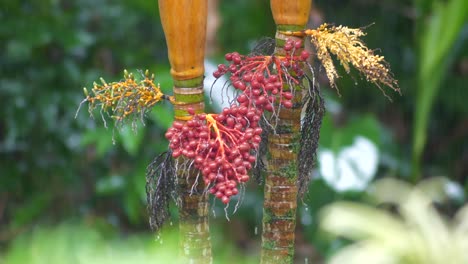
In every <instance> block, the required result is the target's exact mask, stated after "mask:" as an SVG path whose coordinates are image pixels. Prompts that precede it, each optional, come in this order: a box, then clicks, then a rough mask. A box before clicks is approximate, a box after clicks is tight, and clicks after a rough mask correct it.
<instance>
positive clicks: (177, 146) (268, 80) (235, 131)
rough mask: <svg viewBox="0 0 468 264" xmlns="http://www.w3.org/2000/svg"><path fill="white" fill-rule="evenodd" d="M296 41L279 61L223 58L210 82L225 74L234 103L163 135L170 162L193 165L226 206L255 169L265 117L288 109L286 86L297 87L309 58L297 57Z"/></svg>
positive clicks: (194, 117) (175, 125)
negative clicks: (182, 160)
mask: <svg viewBox="0 0 468 264" xmlns="http://www.w3.org/2000/svg"><path fill="white" fill-rule="evenodd" d="M301 46H302V43H301V42H300V41H296V42H295V41H293V40H287V41H286V44H285V48H284V50H285V55H284V56H243V55H240V54H239V53H237V52H233V53H228V54H226V56H225V58H226V60H227V61H228V62H229V65H225V64H220V65H218V69H217V71H215V72H214V73H213V75H214V77H215V78H219V77H221V76H222V75H225V74H228V73H229V74H230V75H231V76H230V80H231V83H232V86H233V87H234V88H235V89H236V90H238V91H239V93H238V95H237V98H236V100H237V103H236V104H233V105H231V107H229V108H224V109H223V111H222V112H221V113H219V114H195V113H194V112H193V111H190V110H189V113H190V114H191V115H192V118H191V119H190V120H189V121H187V122H179V121H176V122H174V123H173V125H172V127H171V128H169V129H168V131H167V132H166V138H167V139H168V140H169V142H170V144H169V147H170V148H171V149H172V155H173V157H174V158H177V157H180V156H184V157H186V158H188V159H191V160H193V164H194V166H195V168H197V169H199V170H200V171H201V172H202V175H203V179H204V182H205V185H206V186H210V193H212V194H214V195H215V196H216V197H217V198H219V199H221V201H222V202H223V203H225V204H227V203H229V201H230V198H231V196H233V195H236V194H237V193H238V192H239V191H238V189H237V184H238V183H244V182H246V181H248V180H249V176H248V174H247V172H248V171H249V170H250V169H251V168H252V166H254V163H255V161H256V152H257V150H258V147H259V144H260V141H261V136H260V135H261V134H262V128H261V127H260V126H259V123H258V122H259V121H260V119H261V118H262V115H263V113H264V111H269V112H275V111H276V110H277V109H279V108H280V107H284V108H291V107H292V106H293V102H292V98H293V94H292V93H291V89H290V88H289V86H290V85H291V84H300V78H301V77H302V76H303V74H304V72H303V70H302V68H303V66H304V64H305V63H307V58H308V57H309V53H308V52H307V51H302V52H301V53H300V54H299V55H297V54H296V53H297V52H296V51H297V50H299V49H300V48H301Z"/></svg>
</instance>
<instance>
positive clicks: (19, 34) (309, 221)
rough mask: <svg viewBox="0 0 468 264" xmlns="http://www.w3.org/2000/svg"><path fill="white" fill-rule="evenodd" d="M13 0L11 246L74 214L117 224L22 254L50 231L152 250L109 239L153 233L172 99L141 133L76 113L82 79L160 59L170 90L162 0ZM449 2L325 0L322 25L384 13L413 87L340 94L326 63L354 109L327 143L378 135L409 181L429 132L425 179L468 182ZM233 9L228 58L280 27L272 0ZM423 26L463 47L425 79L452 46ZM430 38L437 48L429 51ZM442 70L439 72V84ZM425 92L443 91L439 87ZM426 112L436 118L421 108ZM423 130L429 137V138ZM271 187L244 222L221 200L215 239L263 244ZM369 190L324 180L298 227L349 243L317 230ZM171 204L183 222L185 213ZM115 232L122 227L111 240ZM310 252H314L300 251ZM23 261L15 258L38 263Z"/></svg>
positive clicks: (247, 205) (391, 52)
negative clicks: (336, 206) (148, 181)
mask: <svg viewBox="0 0 468 264" xmlns="http://www.w3.org/2000/svg"><path fill="white" fill-rule="evenodd" d="M456 1H457V0H452V1H448V2H453V3H455V2H456ZM4 2H5V3H2V9H1V10H0V18H1V21H2V23H0V98H1V99H2V104H0V250H1V249H4V248H6V246H7V245H8V244H9V242H10V241H12V239H13V238H15V237H16V235H17V234H18V233H22V232H24V231H25V230H30V229H31V228H32V227H33V226H35V225H36V224H37V223H57V222H60V221H61V220H62V219H68V217H70V216H71V217H77V218H92V219H98V221H102V222H104V223H105V224H104V225H105V226H107V227H109V226H110V227H109V228H110V229H111V230H112V231H106V232H104V231H102V228H95V227H92V228H88V227H83V225H82V224H76V223H73V224H69V225H66V226H64V227H63V226H60V227H59V228H57V230H56V231H54V229H53V228H46V229H44V230H43V231H40V230H41V229H40V230H39V231H37V233H34V234H29V235H25V237H22V236H20V238H18V240H16V241H15V242H14V243H13V244H11V246H10V247H9V248H11V251H10V253H9V254H8V256H9V258H10V259H11V258H13V257H12V256H14V255H15V254H17V252H20V251H21V250H23V249H25V248H27V249H29V250H33V251H30V252H32V253H31V254H33V253H34V252H36V251H37V250H38V249H39V250H40V251H44V252H50V250H52V249H51V248H49V249H47V248H41V247H46V245H41V241H43V242H44V243H45V244H50V245H51V246H54V245H58V244H60V243H61V242H60V241H63V239H66V237H68V236H71V237H74V234H75V235H76V236H78V238H79V239H82V241H83V243H82V244H83V245H81V244H73V245H71V244H66V243H65V244H64V248H62V252H67V251H69V250H73V251H75V250H76V251H77V252H82V251H81V248H83V251H87V250H88V249H89V250H91V251H93V252H95V250H96V249H100V248H104V247H105V248H113V247H114V246H115V248H114V249H112V250H114V251H116V250H118V251H120V250H124V249H123V248H129V250H130V249H135V248H140V247H141V248H144V249H143V251H145V250H146V249H148V248H149V247H151V246H150V244H151V242H154V240H153V237H149V236H148V237H146V236H138V237H137V238H135V239H133V238H132V239H130V240H129V241H131V242H127V241H125V242H109V241H111V240H112V241H115V240H119V239H116V237H117V236H118V235H117V233H118V232H122V233H133V232H134V231H137V230H144V231H145V232H147V231H148V225H147V215H146V208H145V206H146V205H145V204H146V203H145V199H146V198H145V191H144V185H145V171H146V166H147V165H148V164H149V163H150V162H151V160H152V158H153V157H155V156H156V155H157V154H158V153H161V152H162V151H164V150H165V149H166V147H167V142H166V140H165V139H164V131H165V129H166V128H167V127H169V126H170V124H171V122H172V112H171V111H172V108H171V106H170V105H168V104H161V105H158V106H156V107H155V108H154V110H153V111H152V112H151V113H150V114H149V115H148V118H147V119H146V120H145V125H139V126H138V128H137V131H136V133H135V132H134V131H132V130H131V129H130V128H125V127H124V128H123V129H121V130H114V129H113V126H112V125H111V124H112V122H111V120H110V119H107V123H108V124H109V128H108V129H106V128H104V125H103V121H102V120H101V117H100V114H99V113H98V112H97V113H94V117H95V118H94V119H91V118H90V117H89V114H88V112H87V109H86V108H87V106H86V105H84V106H83V109H81V111H80V112H79V113H78V115H77V117H76V118H75V112H76V110H77V108H78V105H79V103H80V102H81V100H82V99H83V94H82V89H81V88H82V87H83V86H87V87H90V86H91V85H92V82H93V81H95V80H97V79H98V78H99V77H100V76H102V77H104V78H105V79H106V80H118V79H119V78H121V73H122V70H123V69H124V68H127V69H128V70H129V71H134V72H135V71H136V70H137V69H146V68H148V69H150V71H151V72H155V73H156V79H157V81H158V82H160V83H161V87H162V88H163V89H164V90H165V91H169V90H170V89H171V87H172V81H171V77H170V75H169V66H168V61H167V51H166V46H165V40H164V34H163V32H162V28H161V25H160V23H159V14H158V10H157V4H156V1H145V0H137V1H124V0H117V1H91V0H82V1H63V0H54V1H51V0H47V1H39V0H32V1H19V0H18V1H4ZM461 2H463V1H461ZM465 2H466V1H465ZM457 3H458V2H457ZM447 6H448V3H446V4H443V3H441V1H423V0H420V1H414V2H411V1H408V0H398V1H351V0H345V1H343V0H340V1H338V0H329V1H322V0H317V1H314V8H315V12H314V13H313V15H312V17H311V18H312V20H313V21H316V22H318V23H320V22H332V23H335V24H346V25H349V26H353V27H359V26H366V25H370V24H372V23H374V24H373V25H372V26H371V27H369V28H368V29H367V32H368V35H367V36H366V37H365V41H366V43H367V44H368V46H369V47H371V48H379V49H381V54H383V55H384V56H385V57H386V59H387V61H389V62H390V64H391V67H392V69H393V71H394V73H395V77H396V79H398V80H399V81H400V86H401V88H402V91H403V96H398V95H394V94H391V95H390V96H391V97H392V98H393V102H392V103H391V102H389V101H388V100H387V99H386V98H385V97H384V96H382V95H381V92H380V91H379V90H378V89H376V88H375V87H371V85H369V84H367V83H366V82H365V80H361V78H360V76H359V75H358V74H357V73H353V74H352V76H351V77H346V76H344V75H345V74H344V73H342V75H343V78H342V79H340V82H338V87H339V88H340V93H341V94H342V96H341V97H338V96H337V93H336V92H335V91H333V90H329V89H328V87H327V81H326V80H325V79H324V75H323V71H318V72H317V78H318V79H319V81H320V82H321V83H322V90H323V91H324V93H325V96H326V100H327V103H329V105H328V106H329V112H333V111H332V109H333V107H334V106H333V105H332V104H330V102H334V105H335V106H337V107H338V108H340V109H341V110H340V111H336V112H333V114H332V115H328V116H327V119H326V120H325V122H324V126H323V129H322V138H321V144H323V146H324V147H328V148H333V149H334V150H338V149H340V148H342V147H343V146H345V145H347V144H349V142H350V141H352V139H353V138H354V136H355V135H356V134H362V135H366V137H368V138H370V139H372V141H373V142H375V143H377V144H378V147H379V152H380V153H381V154H382V158H381V164H380V169H379V174H378V177H381V176H384V175H388V174H391V175H395V176H399V177H401V178H405V179H409V178H410V170H409V169H408V166H409V164H408V160H411V155H412V151H413V147H412V145H413V144H414V143H415V141H414V140H413V138H412V137H413V133H416V134H418V133H423V134H425V135H426V136H425V137H426V138H427V144H426V148H425V150H424V151H423V152H422V153H423V155H422V156H421V168H422V170H421V172H422V173H421V175H434V174H435V175H446V176H448V177H451V178H452V179H453V180H455V181H458V182H460V183H462V184H465V180H466V177H467V175H468V168H467V166H466V165H465V164H467V163H468V162H467V160H468V152H467V151H468V142H467V140H466V137H467V133H466V130H464V127H466V122H467V121H466V116H467V114H468V105H467V104H466V103H465V98H468V90H467V89H466V74H467V69H466V63H467V55H468V47H467V45H464V43H465V42H464V40H465V39H466V35H467V31H466V29H467V26H466V19H465V21H463V20H461V21H462V22H463V23H462V26H460V25H459V24H458V25H459V26H458V27H459V28H461V29H459V30H460V32H459V33H458V34H454V33H453V32H446V30H445V29H450V30H453V31H454V30H455V29H454V28H453V27H452V22H450V21H451V20H450V18H453V17H455V16H454V14H453V12H455V11H453V10H452V9H454V8H452V9H449V8H448V7H447ZM444 10H445V11H444ZM220 12H221V19H222V25H221V28H220V29H219V32H218V34H217V41H218V44H219V50H220V53H219V54H218V55H217V56H219V57H221V56H222V53H224V52H231V51H234V50H237V51H239V52H242V53H246V52H248V50H249V49H250V48H251V47H252V46H253V45H254V42H255V40H257V39H260V38H261V37H263V36H270V37H272V36H273V34H274V30H275V28H274V23H273V20H272V16H271V12H270V10H269V4H268V1H259V0H255V1H247V0H240V1H220ZM456 12H463V9H460V10H458V9H457V10H456ZM466 13H468V12H466ZM466 13H465V15H466ZM438 16H440V17H446V18H447V19H446V20H444V21H446V22H441V21H442V20H437V21H439V22H437V21H436V22H437V23H436V22H431V21H432V20H431V19H436V18H437V17H438ZM465 18H466V17H465ZM447 21H448V22H447ZM457 21H458V20H457ZM457 23H460V21H458V22H457ZM424 32H429V33H430V32H434V33H433V34H432V33H431V34H432V35H435V36H437V38H440V37H441V36H445V35H439V33H437V32H440V34H449V36H448V37H447V38H449V39H450V41H449V40H447V41H448V42H450V43H449V44H447V43H445V44H444V43H443V46H444V47H443V52H442V51H440V52H437V54H438V57H439V59H440V57H442V59H443V60H444V63H442V64H440V63H432V64H431V65H429V64H428V65H429V66H426V67H429V68H430V70H428V72H427V73H425V76H429V77H427V78H426V77H423V78H417V77H415V76H419V74H420V73H421V70H422V68H421V67H420V66H421V64H424V65H426V63H425V62H424V60H427V58H425V56H429V55H427V54H432V51H433V50H434V49H436V50H439V48H433V47H432V46H431V47H430V45H442V44H438V43H433V42H437V41H434V40H433V39H434V37H427V40H426V38H425V37H424V36H426V35H424V34H429V33H424ZM425 45H428V47H427V48H424V49H422V47H423V46H425ZM423 50H424V52H423ZM441 50H442V48H441ZM425 54H426V55H425ZM441 54H442V55H441ZM421 76H422V75H421ZM443 76H445V78H444V77H443ZM433 78H438V79H437V83H438V85H436V84H435V82H434V80H433ZM436 86H437V87H440V88H439V89H437V87H436ZM427 87H432V88H427ZM434 87H436V88H434ZM425 89H431V92H432V95H430V94H426V93H425V92H426V90H425ZM426 97H431V98H429V99H427V98H426ZM421 101H425V102H424V103H422V102H421ZM415 102H417V103H415ZM421 105H423V107H425V109H426V110H424V109H423V108H421ZM428 105H429V108H427V106H428ZM431 106H432V109H433V110H432V111H430V109H431ZM427 109H429V110H427ZM415 112H418V113H419V112H425V113H427V114H425V116H424V115H421V114H419V115H418V117H415V116H414V113H415ZM424 119H426V121H424ZM356 120H357V121H356ZM416 120H423V121H424V122H426V123H424V122H423V125H418V127H419V130H418V131H420V132H415V131H416V130H415V127H414V123H415V122H416ZM354 121H356V122H354ZM418 122H421V121H418ZM426 126H427V127H428V128H427V129H425V128H424V127H426ZM421 131H422V132H421ZM464 131H465V132H464ZM358 132H359V133H358ZM415 137H416V138H419V134H418V135H417V136H415ZM113 138H114V139H115V144H113ZM422 140H423V141H425V140H424V139H422ZM314 176H315V177H317V176H318V175H316V174H314ZM466 186H468V185H466ZM467 188H468V187H467ZM262 189H263V188H258V186H256V185H255V184H252V185H251V186H248V187H247V191H246V193H245V195H244V196H243V203H242V206H241V207H240V208H239V210H238V212H237V213H236V214H235V215H232V216H230V218H231V222H228V221H226V219H225V218H224V210H223V207H222V206H220V205H215V206H213V208H212V209H213V211H214V212H215V213H216V219H215V220H214V221H213V230H216V231H215V232H214V235H213V241H214V242H216V241H217V242H216V243H213V245H215V246H218V244H222V243H224V242H223V241H225V240H226V238H224V240H223V238H222V236H226V234H229V236H228V237H229V239H231V240H233V241H234V243H235V245H232V244H229V246H227V247H235V246H236V247H241V248H242V249H243V250H244V252H250V251H252V250H254V251H255V250H256V248H255V246H252V245H256V246H258V245H259V235H258V234H259V233H260V232H261V230H260V229H261V226H260V225H261V224H260V223H261V207H262V202H263V201H262ZM364 198H365V194H362V193H344V194H343V193H336V192H335V191H333V190H332V189H331V188H330V187H328V186H327V185H326V184H325V183H324V182H323V181H322V180H321V179H316V180H314V181H312V183H311V186H310V189H309V192H308V195H307V197H306V198H305V199H304V206H302V207H301V208H300V209H299V212H300V221H301V224H300V225H298V229H299V230H301V231H303V232H300V234H301V237H302V240H301V241H299V242H298V243H299V244H298V245H303V244H306V243H312V244H313V245H314V247H315V248H316V249H317V250H318V252H319V253H318V254H317V255H321V256H329V255H331V254H333V252H334V251H335V250H336V248H337V247H339V246H340V245H341V244H340V243H342V242H341V241H340V240H335V242H333V243H330V242H329V241H327V240H325V239H324V238H323V235H322V234H321V233H320V232H319V230H318V214H317V213H318V211H319V210H320V209H321V208H322V207H323V206H325V205H326V204H328V203H330V202H333V201H335V200H339V199H346V200H355V201H362V200H364ZM172 210H173V216H175V218H174V219H175V220H174V221H175V222H174V223H176V221H177V212H176V210H174V209H173V208H172ZM116 228H117V229H116ZM233 228H236V231H235V232H233V231H232V229H233ZM104 229H105V230H108V229H107V228H104ZM239 230H241V231H242V232H241V231H239ZM103 232H104V233H105V234H109V233H110V234H112V235H110V236H107V235H104V237H103V235H102V234H103ZM26 233H27V232H26ZM48 234H51V236H50V237H48ZM302 234H303V235H302ZM81 236H82V237H81ZM64 237H65V238H64ZM18 241H19V242H18ZM86 243H88V244H89V245H84V244H86ZM108 244H109V245H108ZM66 247H69V248H66ZM52 248H53V247H52ZM78 248H80V249H78ZM112 250H111V251H112ZM148 250H149V251H147V252H152V251H151V250H153V249H148ZM15 252H16V253H15ZM145 252H146V251H145ZM57 254H58V253H57ZM77 254H80V253H77ZM122 254H126V253H125V251H124V253H122ZM142 254H143V256H146V255H145V254H146V253H142ZM219 254H221V255H223V254H224V255H226V256H229V254H230V253H229V251H222V252H221V253H219ZM307 254H309V253H307ZM0 255H2V254H1V253H0ZM297 255H298V258H300V257H305V256H307V255H304V253H301V251H300V250H298V253H297ZM129 256H130V255H129ZM131 256H133V255H131ZM215 256H216V254H215ZM26 257H28V256H26ZM309 257H310V256H309ZM0 258H1V256H0ZM122 259H125V258H124V257H122ZM220 259H223V258H222V257H220ZM226 259H229V258H227V257H226ZM68 260H69V259H68ZM215 260H216V259H215ZM18 261H20V262H12V263H29V262H28V261H26V260H24V261H22V262H21V259H19V260H18ZM31 261H32V260H31ZM57 261H59V260H57ZM59 262H60V261H59ZM64 262H65V261H62V262H61V263H64ZM68 262H71V261H68ZM68 262H67V263H68ZM30 263H36V262H30ZM38 263H39V262H38Z"/></svg>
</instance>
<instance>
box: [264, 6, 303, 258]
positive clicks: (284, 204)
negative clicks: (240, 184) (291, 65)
mask: <svg viewBox="0 0 468 264" xmlns="http://www.w3.org/2000/svg"><path fill="white" fill-rule="evenodd" d="M310 7H311V1H310V0H297V1H283V0H271V10H272V12H273V17H274V19H275V23H276V26H277V34H276V49H275V54H277V55H283V54H284V50H283V49H282V47H283V46H284V43H285V39H286V38H297V37H286V36H284V35H283V34H280V33H278V31H297V30H302V29H304V27H305V25H306V23H307V20H308V17H309V12H310ZM297 39H300V38H297ZM285 89H294V90H295V91H294V94H295V96H294V99H293V103H294V105H293V107H292V108H291V109H284V108H283V109H281V112H280V115H279V117H280V119H279V121H278V124H277V126H276V133H274V134H270V135H268V154H267V175H266V179H265V201H264V206H263V231H262V253H261V263H264V264H266V263H275V264H278V263H279V264H281V263H292V262H293V259H294V238H295V234H294V232H295V227H296V208H297V193H298V186H297V183H298V166H297V155H298V152H299V139H300V130H301V110H302V91H301V87H300V86H299V85H297V86H293V87H289V86H288V87H285Z"/></svg>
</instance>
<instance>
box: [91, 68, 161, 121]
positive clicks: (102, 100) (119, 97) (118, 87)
mask: <svg viewBox="0 0 468 264" xmlns="http://www.w3.org/2000/svg"><path fill="white" fill-rule="evenodd" d="M101 83H102V84H97V83H94V86H93V89H92V95H91V94H88V91H87V90H86V88H84V92H85V95H86V99H85V100H86V101H87V102H89V110H90V112H91V111H92V110H94V109H95V108H96V107H98V106H100V107H101V110H102V111H105V112H110V113H111V115H112V117H113V118H115V119H116V121H122V120H123V119H124V118H126V117H128V116H130V115H132V114H137V115H142V114H144V113H145V112H146V111H147V110H148V109H150V108H151V107H152V106H154V105H155V104H156V103H157V102H159V101H161V100H162V99H163V97H164V94H163V93H162V92H161V89H160V87H159V84H158V85H156V84H155V83H154V75H152V76H149V73H148V71H146V72H145V74H144V79H142V80H140V81H137V80H135V76H134V75H133V74H132V73H130V74H129V73H128V72H127V71H125V72H124V80H122V81H120V82H112V83H106V81H104V79H102V78H101Z"/></svg>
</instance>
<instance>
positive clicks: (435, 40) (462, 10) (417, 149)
mask: <svg viewBox="0 0 468 264" xmlns="http://www.w3.org/2000/svg"><path fill="white" fill-rule="evenodd" d="M467 16H468V2H467V1H465V0H451V1H449V2H447V3H445V4H443V3H442V2H441V1H439V2H437V4H435V5H434V8H433V14H431V16H430V17H429V18H428V19H429V21H428V23H427V24H426V28H425V29H424V30H423V32H422V34H421V38H420V40H419V43H420V47H419V48H420V50H421V53H420V58H419V71H418V76H417V80H418V88H417V89H418V91H417V99H416V100H417V101H416V112H415V118H414V130H413V131H414V132H413V158H412V159H413V161H412V170H413V172H412V178H413V180H414V181H417V180H418V179H419V177H420V159H421V155H422V152H423V150H424V145H425V143H426V139H427V131H426V129H427V126H428V123H429V118H430V112H431V109H432V105H433V104H434V100H435V98H436V95H437V92H438V90H439V88H440V85H441V83H442V81H443V79H444V78H445V75H446V73H447V69H448V66H449V65H450V63H451V62H452V60H453V56H451V53H452V54H453V53H454V52H455V50H454V49H452V47H454V43H455V42H456V40H457V38H458V36H459V35H460V32H461V29H462V28H463V25H464V24H465V23H466V22H465V21H466V18H467ZM420 19H426V17H421V18H420Z"/></svg>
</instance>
